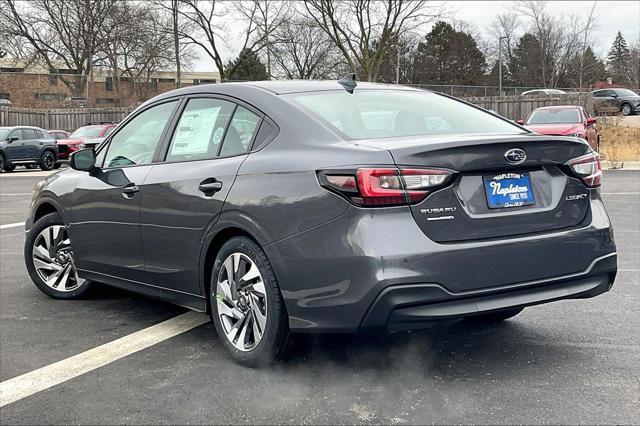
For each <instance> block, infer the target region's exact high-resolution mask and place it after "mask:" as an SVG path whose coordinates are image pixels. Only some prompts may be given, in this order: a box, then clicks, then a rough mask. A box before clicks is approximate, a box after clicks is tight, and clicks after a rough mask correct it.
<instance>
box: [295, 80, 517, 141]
mask: <svg viewBox="0 0 640 426" xmlns="http://www.w3.org/2000/svg"><path fill="white" fill-rule="evenodd" d="M284 97H285V98H286V99H288V100H290V101H292V103H293V104H295V105H297V106H300V107H302V109H304V110H306V111H308V112H310V113H311V114H312V115H314V116H316V117H318V118H320V119H321V120H322V121H324V122H326V123H327V124H329V125H331V126H332V127H334V128H336V129H338V130H339V131H341V132H342V133H344V134H345V135H346V136H347V137H349V138H352V139H377V138H388V137H400V136H419V135H442V134H454V133H486V134H496V133H501V134H504V133H507V134H520V133H523V132H522V130H521V129H520V128H519V127H517V126H516V125H514V124H511V123H509V122H508V121H506V120H503V119H501V118H499V117H497V116H495V115H493V114H491V113H489V112H485V111H483V110H480V109H477V108H474V107H472V106H470V105H467V104H465V103H463V102H459V101H456V100H454V99H450V98H447V97H445V96H442V95H438V94H436V93H431V92H422V91H408V90H358V89H356V90H355V92H354V93H353V94H350V93H348V92H347V91H345V90H340V91H325V92H305V93H292V94H289V95H285V96H284Z"/></svg>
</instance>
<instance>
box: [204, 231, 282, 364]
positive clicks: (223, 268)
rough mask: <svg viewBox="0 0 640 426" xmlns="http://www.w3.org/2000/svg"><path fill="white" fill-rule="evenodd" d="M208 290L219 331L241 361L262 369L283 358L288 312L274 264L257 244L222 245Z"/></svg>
mask: <svg viewBox="0 0 640 426" xmlns="http://www.w3.org/2000/svg"><path fill="white" fill-rule="evenodd" d="M242 278H246V280H242ZM209 288H210V291H209V297H210V302H211V316H212V320H213V323H214V325H215V328H216V331H217V333H218V336H219V337H220V339H221V340H222V342H223V343H224V345H225V347H226V348H227V350H228V351H229V353H230V354H231V356H232V357H233V358H234V359H235V360H236V361H237V362H239V363H240V364H243V365H246V366H249V367H262V366H265V365H268V364H270V363H271V362H273V361H274V360H277V359H279V358H281V357H282V356H283V355H284V354H285V352H286V349H287V348H288V341H289V325H288V316H287V312H286V307H285V304H284V300H283V299H282V295H281V293H280V288H279V287H278V283H277V281H276V277H275V274H274V273H273V269H272V267H271V264H270V263H269V260H268V259H267V257H266V255H265V254H264V251H263V250H262V248H261V247H260V246H259V245H258V244H257V243H256V242H255V241H253V240H251V239H250V238H247V237H234V238H231V239H230V240H228V241H227V242H226V243H224V245H223V246H222V247H221V248H220V251H219V252H218V254H217V256H216V259H215V263H214V266H213V272H212V274H211V285H210V287H209Z"/></svg>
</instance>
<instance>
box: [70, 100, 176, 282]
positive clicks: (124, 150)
mask: <svg viewBox="0 0 640 426" xmlns="http://www.w3.org/2000/svg"><path fill="white" fill-rule="evenodd" d="M178 103H179V101H177V100H172V101H168V102H163V103H160V104H155V105H152V106H150V107H148V108H145V109H144V110H142V111H139V112H137V113H136V115H135V116H133V117H131V118H129V119H128V120H127V123H126V124H125V125H124V126H123V127H121V128H120V129H119V130H118V132H117V133H114V134H113V136H112V137H111V138H110V139H109V142H108V143H107V144H105V146H104V148H103V149H101V150H100V151H99V152H98V153H97V159H96V166H97V167H96V169H95V170H93V171H92V172H88V173H86V172H78V173H81V176H80V177H79V178H78V183H77V186H76V189H75V190H74V192H73V194H72V198H73V202H72V205H73V207H72V209H71V214H70V217H71V220H70V232H71V240H72V241H73V250H74V257H75V258H76V266H77V267H78V269H79V270H80V271H90V272H93V273H95V274H100V275H101V276H104V277H105V280H107V281H108V278H118V279H125V280H133V281H143V280H144V277H145V274H144V258H143V251H142V243H141V238H140V198H141V197H140V194H139V192H140V185H141V184H142V182H143V181H144V179H145V177H146V176H147V175H148V174H149V172H150V171H151V169H152V167H153V165H152V163H153V161H155V159H156V158H157V155H158V152H159V149H160V147H161V141H162V140H163V138H164V137H165V134H166V132H167V129H168V128H169V123H170V121H171V118H172V116H173V115H174V113H175V111H176V107H177V105H178Z"/></svg>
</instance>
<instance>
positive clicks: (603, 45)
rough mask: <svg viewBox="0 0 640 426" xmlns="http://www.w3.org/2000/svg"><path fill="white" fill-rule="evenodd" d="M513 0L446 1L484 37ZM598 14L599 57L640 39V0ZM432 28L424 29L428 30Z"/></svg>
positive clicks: (576, 8) (203, 61) (582, 10)
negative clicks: (619, 42) (618, 41)
mask: <svg viewBox="0 0 640 426" xmlns="http://www.w3.org/2000/svg"><path fill="white" fill-rule="evenodd" d="M514 3H515V2H512V1H448V2H446V4H445V7H446V10H447V12H448V16H450V17H451V18H453V19H456V20H461V21H466V22H467V23H469V24H470V25H471V26H472V27H473V28H474V29H475V30H476V31H477V32H478V33H479V34H480V35H481V36H482V37H483V38H485V39H487V38H488V37H489V32H488V30H487V28H488V27H489V26H490V25H491V23H492V22H493V20H494V19H495V16H496V15H497V14H498V13H502V12H508V11H509V10H510V9H512V8H513V5H514ZM592 6H593V1H549V2H548V6H547V8H548V10H549V11H550V12H552V13H557V14H564V15H570V14H576V15H583V16H585V17H586V16H587V15H588V14H589V12H590V10H591V7H592ZM595 15H596V16H597V20H596V26H595V29H594V31H593V36H592V38H593V40H594V44H593V50H594V51H595V52H596V54H597V55H599V56H604V55H606V54H607V52H608V51H609V49H610V47H611V44H612V43H613V40H614V38H615V36H616V33H617V32H618V30H620V31H622V35H623V36H624V38H625V39H626V40H627V43H629V44H631V43H633V42H634V41H636V42H637V41H638V40H640V1H637V0H635V1H633V0H632V1H597V3H596V10H595ZM229 26H230V29H231V31H229V32H228V33H229V34H230V36H229V39H228V40H227V43H228V45H229V48H228V49H224V50H226V52H224V53H226V54H227V55H229V54H230V52H233V53H234V54H237V51H238V50H239V48H240V46H241V42H240V39H241V34H238V33H234V32H233V29H232V28H233V25H229ZM428 30H429V27H428V26H426V27H425V28H424V30H423V31H424V32H425V33H426V32H427V31H428ZM196 53H197V54H199V58H198V59H197V60H196V61H195V62H194V63H193V65H192V66H191V69H192V70H193V71H217V69H216V67H215V65H214V64H213V61H212V60H211V59H210V58H209V57H207V56H206V55H204V54H202V53H203V52H200V51H198V52H196Z"/></svg>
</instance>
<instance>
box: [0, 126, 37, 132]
mask: <svg viewBox="0 0 640 426" xmlns="http://www.w3.org/2000/svg"><path fill="white" fill-rule="evenodd" d="M0 129H34V130H42V131H45V130H44V129H42V128H40V127H35V126H2V127H0Z"/></svg>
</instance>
